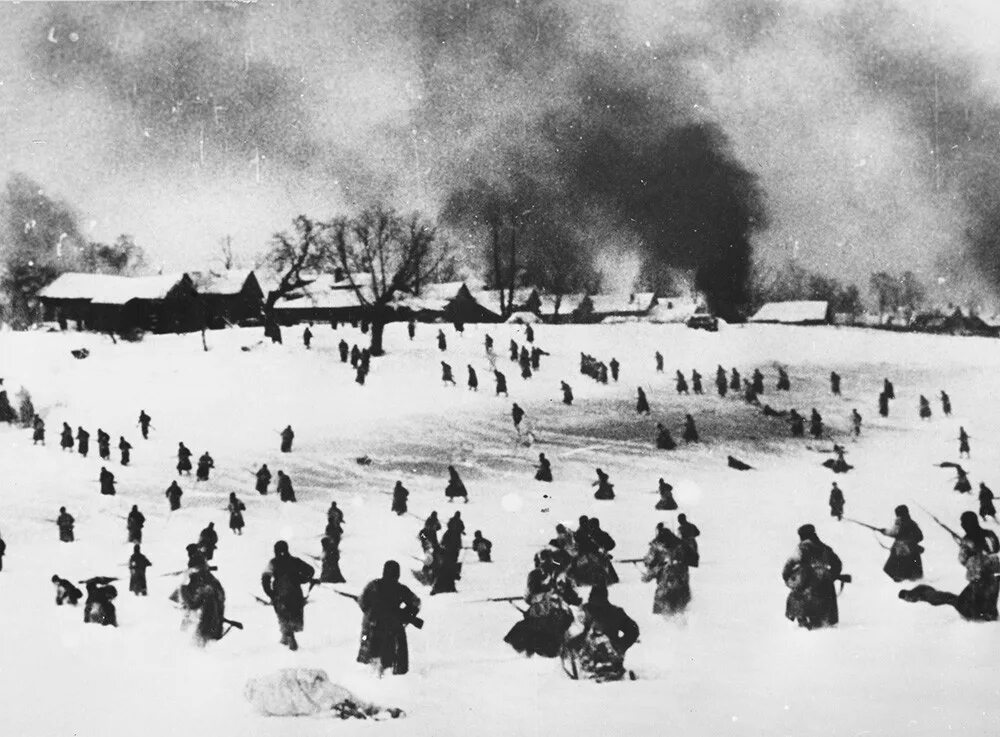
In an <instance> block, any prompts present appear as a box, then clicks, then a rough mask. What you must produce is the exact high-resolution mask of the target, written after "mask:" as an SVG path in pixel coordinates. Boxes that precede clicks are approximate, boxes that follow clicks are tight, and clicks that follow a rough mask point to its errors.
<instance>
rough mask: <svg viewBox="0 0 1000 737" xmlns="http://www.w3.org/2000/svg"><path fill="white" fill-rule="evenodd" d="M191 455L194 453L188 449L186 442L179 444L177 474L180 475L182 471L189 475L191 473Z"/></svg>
mask: <svg viewBox="0 0 1000 737" xmlns="http://www.w3.org/2000/svg"><path fill="white" fill-rule="evenodd" d="M191 456H192V453H191V451H190V450H188V448H187V446H186V445H184V443H178V444H177V475H178V476H180V475H181V474H182V473H186V474H188V475H190V474H191Z"/></svg>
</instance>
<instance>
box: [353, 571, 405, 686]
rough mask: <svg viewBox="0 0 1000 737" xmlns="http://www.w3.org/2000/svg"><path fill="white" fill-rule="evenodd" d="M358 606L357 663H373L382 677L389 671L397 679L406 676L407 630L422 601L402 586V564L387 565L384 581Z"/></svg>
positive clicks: (364, 594)
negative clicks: (400, 573)
mask: <svg viewBox="0 0 1000 737" xmlns="http://www.w3.org/2000/svg"><path fill="white" fill-rule="evenodd" d="M358 605H359V606H360V607H361V611H362V612H364V618H363V620H362V623H361V647H360V648H359V649H358V662H359V663H373V664H374V665H375V667H376V670H377V672H378V674H379V675H380V676H381V675H382V673H384V672H385V671H386V670H388V669H390V668H391V669H392V672H393V673H395V674H396V675H403V674H404V673H406V672H407V671H408V670H409V668H410V656H409V648H408V647H407V642H406V629H405V627H406V625H407V624H413V623H414V621H415V618H416V616H417V614H418V612H419V611H420V599H418V598H417V597H416V596H415V595H414V593H413V592H412V591H410V589H408V588H407V587H406V586H403V585H402V584H401V583H400V582H399V563H397V562H396V561H394V560H387V561H386V562H385V565H384V566H383V568H382V577H381V578H377V579H375V580H374V581H372V582H371V583H369V584H368V585H367V586H365V588H364V591H362V593H361V596H360V597H359V598H358Z"/></svg>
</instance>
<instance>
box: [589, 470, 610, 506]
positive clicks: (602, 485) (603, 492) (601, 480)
mask: <svg viewBox="0 0 1000 737" xmlns="http://www.w3.org/2000/svg"><path fill="white" fill-rule="evenodd" d="M596 470H597V481H595V482H594V483H592V484H591V486H596V487H597V491H595V492H594V499H605V500H611V499H614V498H615V486H614V484H612V483H610V482H609V477H608V475H607V474H606V473H604V471H602V470H601V469H599V468H598V469H596Z"/></svg>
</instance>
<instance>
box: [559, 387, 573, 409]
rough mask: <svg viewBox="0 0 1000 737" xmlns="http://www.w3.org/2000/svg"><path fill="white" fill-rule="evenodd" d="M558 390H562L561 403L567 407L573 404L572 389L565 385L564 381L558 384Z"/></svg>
mask: <svg viewBox="0 0 1000 737" xmlns="http://www.w3.org/2000/svg"><path fill="white" fill-rule="evenodd" d="M559 384H560V386H559V388H560V389H561V390H562V395H563V396H562V402H563V404H565V405H566V406H567V407H568V406H570V405H571V404H573V388H572V387H571V386H570V385H569V384H567V383H566V382H565V381H560V382H559Z"/></svg>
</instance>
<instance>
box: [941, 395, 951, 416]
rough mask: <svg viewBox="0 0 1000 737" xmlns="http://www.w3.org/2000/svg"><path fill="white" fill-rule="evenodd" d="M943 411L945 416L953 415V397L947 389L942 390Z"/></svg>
mask: <svg viewBox="0 0 1000 737" xmlns="http://www.w3.org/2000/svg"><path fill="white" fill-rule="evenodd" d="M941 412H943V413H944V416H945V417H951V397H949V396H948V393H947V392H945V391H942V392H941Z"/></svg>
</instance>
